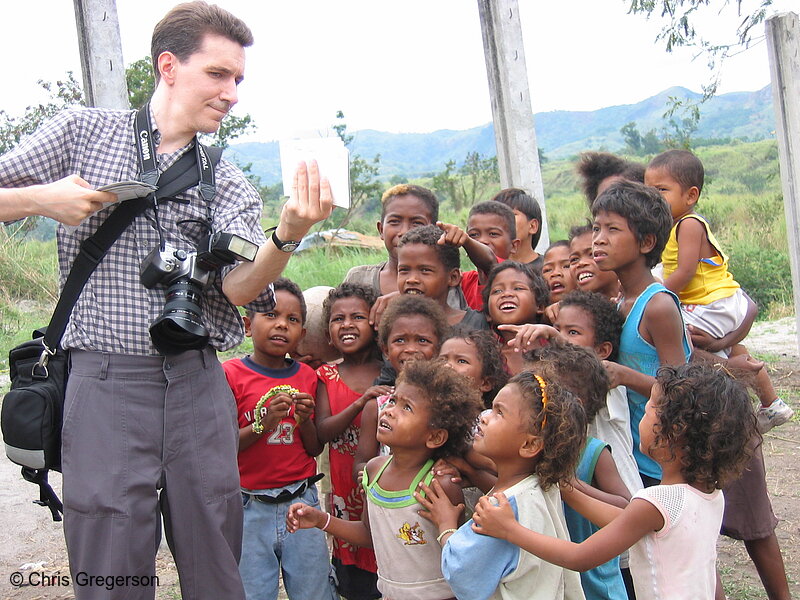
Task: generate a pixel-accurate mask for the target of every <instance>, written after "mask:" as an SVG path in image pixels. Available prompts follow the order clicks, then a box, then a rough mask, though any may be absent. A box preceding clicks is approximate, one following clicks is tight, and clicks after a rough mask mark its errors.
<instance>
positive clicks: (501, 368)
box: [445, 329, 508, 408]
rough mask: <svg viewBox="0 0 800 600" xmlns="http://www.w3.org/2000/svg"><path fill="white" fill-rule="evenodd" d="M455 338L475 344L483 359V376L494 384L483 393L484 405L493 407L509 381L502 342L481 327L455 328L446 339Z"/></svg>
mask: <svg viewBox="0 0 800 600" xmlns="http://www.w3.org/2000/svg"><path fill="white" fill-rule="evenodd" d="M453 338H458V339H462V340H464V341H465V342H467V343H468V344H472V345H473V346H475V350H476V352H477V354H478V358H480V360H481V377H485V378H486V380H487V381H488V382H489V384H490V385H491V386H492V389H490V390H489V391H488V392H484V393H483V405H484V406H485V407H486V408H491V407H492V400H494V397H495V396H496V395H497V392H499V391H500V389H501V388H502V387H503V386H504V385H505V384H506V383H507V382H508V373H506V369H505V361H504V360H503V355H502V354H500V343H499V342H498V341H497V338H496V337H495V336H493V335H492V334H491V333H489V332H488V331H481V330H480V329H472V330H470V331H460V330H454V331H453V332H452V333H451V334H450V335H449V336H448V337H447V339H446V340H445V341H447V340H450V339H453Z"/></svg>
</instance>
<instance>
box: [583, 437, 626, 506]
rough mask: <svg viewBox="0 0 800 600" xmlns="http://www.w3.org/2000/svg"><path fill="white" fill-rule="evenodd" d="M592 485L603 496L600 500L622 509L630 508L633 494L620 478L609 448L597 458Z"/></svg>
mask: <svg viewBox="0 0 800 600" xmlns="http://www.w3.org/2000/svg"><path fill="white" fill-rule="evenodd" d="M592 484H593V486H594V487H595V488H596V489H597V490H599V491H600V493H601V494H603V497H601V498H600V500H603V501H604V502H607V503H609V504H613V505H614V506H618V507H620V508H625V507H626V506H628V502H630V499H631V493H630V492H629V491H628V488H627V486H626V485H625V482H624V481H622V477H620V476H619V471H618V470H617V465H616V463H615V462H614V458H613V457H612V456H611V452H610V451H609V449H608V448H604V449H603V451H602V452H601V453H600V456H599V457H598V458H597V464H596V465H595V467H594V478H593V481H592Z"/></svg>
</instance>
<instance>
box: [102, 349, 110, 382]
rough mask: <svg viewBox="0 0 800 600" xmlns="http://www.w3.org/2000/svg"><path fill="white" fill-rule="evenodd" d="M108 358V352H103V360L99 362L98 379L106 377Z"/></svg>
mask: <svg viewBox="0 0 800 600" xmlns="http://www.w3.org/2000/svg"><path fill="white" fill-rule="evenodd" d="M109 360H110V356H109V354H108V352H103V360H102V361H101V363H100V380H101V381H102V380H104V379H107V378H108V361H109Z"/></svg>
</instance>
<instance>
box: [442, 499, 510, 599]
mask: <svg viewBox="0 0 800 600" xmlns="http://www.w3.org/2000/svg"><path fill="white" fill-rule="evenodd" d="M509 503H510V504H511V508H512V509H513V510H514V517H515V518H517V519H518V518H519V512H518V509H517V502H516V498H514V497H511V498H509ZM472 523H473V521H472V519H470V520H469V521H467V522H466V523H464V525H462V526H461V527H460V528H459V530H458V531H457V532H456V533H454V534H453V535H451V536H450V538H448V540H447V543H446V544H445V545H444V548H442V574H443V575H444V578H445V579H446V580H447V583H449V584H450V588H451V589H452V590H453V593H454V594H455V595H456V597H457V598H458V599H459V600H485V599H486V598H489V597H491V596H492V594H494V592H495V590H497V587H498V586H499V585H500V581H501V580H502V579H503V578H505V577H507V576H508V575H510V574H511V573H513V572H514V570H515V569H516V568H517V565H518V564H519V558H520V549H519V548H518V547H517V546H515V545H514V544H511V543H510V542H507V541H506V540H501V539H499V538H493V537H491V536H488V535H481V534H479V533H475V532H474V531H472V527H471V526H472Z"/></svg>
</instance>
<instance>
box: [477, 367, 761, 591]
mask: <svg viewBox="0 0 800 600" xmlns="http://www.w3.org/2000/svg"><path fill="white" fill-rule="evenodd" d="M640 429H641V436H640V437H641V445H642V450H643V451H645V452H646V453H647V454H648V455H649V456H650V457H652V458H653V459H654V460H656V461H657V462H658V464H659V465H660V466H661V469H662V472H663V483H662V484H661V485H657V486H654V487H650V488H645V489H643V490H641V491H640V492H638V493H637V494H636V495H635V496H634V498H633V500H631V503H630V504H629V505H628V507H627V508H625V509H619V508H617V507H615V506H610V505H608V504H606V503H604V502H600V501H598V500H595V499H593V498H589V497H587V496H586V495H584V494H582V493H580V492H579V491H577V490H573V491H569V489H567V488H565V489H564V496H565V499H566V501H567V502H568V503H569V504H570V505H571V506H572V507H573V508H575V509H576V510H578V511H580V512H581V513H582V514H584V515H585V516H586V517H587V518H591V520H592V521H594V522H595V523H596V524H597V525H599V526H602V527H603V528H602V529H601V530H600V531H598V532H597V533H595V534H594V535H592V536H591V537H590V538H589V539H587V540H586V541H584V542H582V543H580V544H575V543H572V542H568V541H565V540H562V539H556V538H555V537H553V536H549V535H547V534H545V535H542V534H541V533H539V532H537V531H532V530H531V529H530V528H525V527H524V526H521V524H519V523H517V521H516V520H515V519H514V514H513V511H512V507H511V506H510V504H509V503H508V501H506V499H505V498H504V497H503V496H502V495H499V494H498V495H496V496H495V498H494V500H496V501H497V502H498V504H499V505H497V506H495V505H492V503H491V502H490V499H489V498H482V499H481V501H480V503H479V505H478V509H477V511H476V514H475V516H474V520H475V524H474V525H473V529H474V530H475V531H476V532H479V533H482V534H485V535H491V536H496V537H499V538H501V539H504V540H508V541H510V542H511V543H513V544H515V545H518V546H519V547H521V548H523V549H525V550H526V551H527V552H531V553H532V554H534V555H536V556H539V557H541V558H542V559H543V560H546V561H548V562H551V563H554V564H557V565H561V566H563V567H565V568H568V569H576V570H580V571H583V570H586V569H590V568H592V567H594V566H596V565H598V564H601V563H602V562H604V561H606V560H608V559H609V558H611V557H613V556H617V555H618V554H620V552H622V551H623V550H625V549H628V548H630V562H631V573H632V575H633V581H634V585H635V587H636V597H637V598H638V599H639V600H649V599H673V598H681V599H684V598H685V599H689V598H698V599H701V598H702V599H709V598H713V597H714V592H715V588H716V577H715V565H714V563H715V561H716V556H717V551H716V542H717V537H718V534H719V527H720V523H721V521H722V511H723V506H724V501H723V497H722V492H721V491H720V488H721V487H722V485H724V484H725V482H726V481H728V480H729V479H730V478H732V477H735V476H736V474H737V473H739V472H740V471H741V469H742V468H743V466H744V464H745V462H746V460H747V453H748V450H747V441H748V439H750V436H753V435H758V433H757V431H756V420H755V416H754V415H753V411H752V409H751V407H750V398H749V397H748V394H747V392H746V390H745V389H744V388H743V387H742V386H741V385H740V384H739V383H737V382H736V381H735V380H734V379H733V378H731V377H729V376H728V375H726V374H725V373H724V372H723V371H721V370H719V369H713V368H708V367H703V366H699V365H682V366H679V367H662V368H661V369H660V370H659V373H658V377H657V383H656V385H655V386H654V387H653V393H652V396H651V397H650V400H649V401H648V402H647V408H646V412H645V416H644V417H643V418H642V420H641V423H640Z"/></svg>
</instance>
